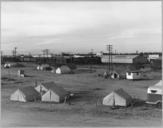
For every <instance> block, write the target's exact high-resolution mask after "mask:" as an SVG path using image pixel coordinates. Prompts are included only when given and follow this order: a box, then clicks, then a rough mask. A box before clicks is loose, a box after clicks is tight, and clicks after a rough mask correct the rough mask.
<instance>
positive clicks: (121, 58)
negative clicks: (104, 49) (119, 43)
mask: <svg viewBox="0 0 163 128" xmlns="http://www.w3.org/2000/svg"><path fill="white" fill-rule="evenodd" d="M136 56H137V55H112V63H119V64H133V59H134V58H135V57H136ZM101 62H102V63H108V62H109V56H108V55H103V56H102V57H101Z"/></svg>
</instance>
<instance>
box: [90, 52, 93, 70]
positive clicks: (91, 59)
mask: <svg viewBox="0 0 163 128" xmlns="http://www.w3.org/2000/svg"><path fill="white" fill-rule="evenodd" d="M90 54H91V57H90V72H92V64H93V62H92V61H93V49H91V52H90Z"/></svg>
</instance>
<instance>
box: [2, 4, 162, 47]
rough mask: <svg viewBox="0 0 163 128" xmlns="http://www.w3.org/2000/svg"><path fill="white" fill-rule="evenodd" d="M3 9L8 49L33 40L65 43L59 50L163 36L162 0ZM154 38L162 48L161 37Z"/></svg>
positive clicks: (8, 6) (7, 6)
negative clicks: (162, 21) (159, 38)
mask: <svg viewBox="0 0 163 128" xmlns="http://www.w3.org/2000/svg"><path fill="white" fill-rule="evenodd" d="M1 11H2V12H1V14H2V15H1V18H2V19H1V26H2V29H1V30H2V46H3V48H4V49H6V48H7V49H9V48H11V47H13V46H14V45H18V46H19V47H22V48H24V49H27V48H28V49H31V45H29V42H30V43H32V45H34V46H35V47H39V46H40V48H44V47H49V48H52V47H51V46H56V45H58V44H62V45H60V47H58V49H60V48H62V47H61V46H66V47H64V48H62V49H63V50H64V49H70V50H73V48H75V47H77V46H78V47H82V48H83V49H87V50H89V49H91V47H92V46H94V47H95V49H98V50H100V49H102V48H103V47H105V44H106V43H107V42H108V41H112V42H114V41H115V42H116V41H117V40H118V41H120V42H123V43H124V44H125V42H127V41H126V40H127V39H129V38H130V39H132V42H133V43H135V42H137V40H139V38H140V37H141V35H146V36H145V37H146V38H148V35H150V36H152V35H154V36H153V37H156V36H155V35H158V36H160V35H161V2H158V1H157V2H127V1H126V2H106V1H103V2H2V8H1ZM133 39H134V40H133ZM152 40H153V42H157V44H158V47H159V44H160V40H158V39H157V38H152ZM154 40H155V41H154ZM139 41H140V42H141V40H139ZM143 41H144V39H143ZM11 42H12V43H11ZM147 42H149V40H147ZM88 43H89V45H88ZM83 44H84V46H83ZM115 45H116V43H115ZM58 46H59V45H58ZM148 47H150V46H148ZM54 48H55V49H56V48H57V47H54ZM130 48H131V49H134V48H132V47H130ZM137 48H138V46H137ZM79 50H80V49H79Z"/></svg>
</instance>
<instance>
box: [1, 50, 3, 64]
mask: <svg viewBox="0 0 163 128" xmlns="http://www.w3.org/2000/svg"><path fill="white" fill-rule="evenodd" d="M2 63H3V51H1V64H2Z"/></svg>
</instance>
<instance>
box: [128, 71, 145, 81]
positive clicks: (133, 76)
mask: <svg viewBox="0 0 163 128" xmlns="http://www.w3.org/2000/svg"><path fill="white" fill-rule="evenodd" d="M142 78H143V74H142V72H141V71H128V72H126V79H128V80H140V79H142Z"/></svg>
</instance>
